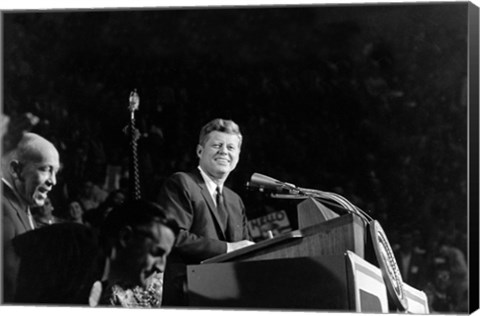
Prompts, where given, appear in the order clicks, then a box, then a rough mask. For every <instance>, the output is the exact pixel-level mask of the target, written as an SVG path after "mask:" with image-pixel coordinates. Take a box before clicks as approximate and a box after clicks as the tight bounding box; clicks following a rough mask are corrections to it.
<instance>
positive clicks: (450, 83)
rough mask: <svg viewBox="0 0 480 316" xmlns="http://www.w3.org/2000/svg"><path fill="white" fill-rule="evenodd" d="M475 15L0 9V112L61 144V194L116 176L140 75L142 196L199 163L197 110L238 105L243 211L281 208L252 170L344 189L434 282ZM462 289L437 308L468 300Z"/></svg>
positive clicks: (451, 262)
mask: <svg viewBox="0 0 480 316" xmlns="http://www.w3.org/2000/svg"><path fill="white" fill-rule="evenodd" d="M467 23H468V19H467V6H466V3H450V4H438V3H437V4H425V3H424V4H413V5H412V4H410V5H405V4H392V5H385V4H383V5H337V6H332V5H323V6H288V7H287V6H285V7H281V6H276V7H250V8H249V7H237V8H195V9H193V8H190V9H143V10H140V9H135V10H133V9H132V10H94V11H93V10H81V11H24V12H4V14H3V76H4V87H3V98H4V100H3V112H4V113H5V114H6V115H8V116H9V117H10V118H12V121H14V119H15V118H16V117H19V116H22V115H24V114H25V113H32V114H33V115H35V116H37V117H38V118H39V119H40V122H39V123H38V124H36V125H35V126H34V127H33V128H32V130H33V131H35V132H38V133H40V134H42V135H44V136H46V137H47V138H49V139H50V140H52V141H53V142H54V143H55V144H56V145H57V148H59V150H60V153H61V159H62V164H63V169H62V172H61V173H60V175H59V177H60V179H59V184H58V185H57V186H56V188H55V189H54V192H53V195H52V197H51V199H52V204H53V205H55V208H56V209H57V210H58V209H60V208H64V207H66V205H67V204H68V202H69V201H71V200H74V199H77V197H78V196H81V195H82V194H83V191H84V190H85V187H86V184H87V183H88V185H91V184H93V185H96V186H98V187H99V188H100V189H102V190H104V191H106V193H107V194H108V193H110V191H112V190H113V189H114V188H115V189H116V188H118V187H120V188H121V187H122V185H125V182H124V181H123V180H122V179H125V178H126V177H127V176H128V175H126V166H127V162H128V153H129V149H128V137H126V136H125V134H124V133H123V132H122V129H123V128H124V127H125V126H126V125H127V124H128V122H129V112H128V110H127V107H128V97H129V94H130V91H132V90H133V89H137V91H138V93H139V95H140V99H141V101H140V110H139V111H138V112H137V113H136V120H137V127H138V128H139V129H140V131H141V133H142V134H143V136H142V138H141V139H140V140H139V156H140V165H141V174H140V179H141V183H142V193H143V195H144V196H146V197H149V198H152V199H153V198H155V196H156V193H157V191H158V188H159V186H160V185H161V183H162V181H163V180H164V179H165V178H166V177H168V176H169V175H170V174H171V173H173V172H175V171H179V170H188V169H191V168H194V167H196V165H197V158H196V156H195V146H196V144H197V140H198V132H199V129H200V128H201V126H202V125H204V124H205V123H206V122H207V121H209V120H211V119H213V118H215V117H223V118H228V119H233V120H234V121H236V122H237V123H238V124H239V125H240V127H241V130H242V133H243V134H244V143H243V147H242V153H241V160H240V163H239V165H238V167H237V169H236V170H235V171H234V172H233V173H232V175H231V176H230V179H229V182H230V183H229V185H230V186H231V187H232V188H233V189H234V190H236V191H237V192H238V193H239V194H240V195H241V196H242V197H243V199H244V201H245V204H246V205H247V207H248V213H247V215H248V217H249V218H250V219H253V218H256V217H258V216H262V215H264V214H266V213H268V212H271V211H274V210H278V209H283V208H286V204H282V203H283V202H282V201H272V200H271V199H269V198H268V196H265V195H263V194H261V193H259V192H254V191H250V190H248V189H247V188H246V185H245V184H246V182H247V181H248V180H249V178H250V176H251V175H252V173H254V172H258V173H262V174H265V175H268V176H271V177H273V178H276V179H279V180H281V181H285V182H289V183H294V184H296V185H298V186H300V187H306V188H315V189H319V190H323V191H330V192H337V193H339V194H341V195H343V196H345V197H346V198H347V199H349V200H350V201H351V202H352V203H353V204H355V205H357V206H358V207H360V208H362V209H363V210H365V211H367V212H369V214H370V215H371V216H372V217H374V218H376V219H378V220H379V221H380V223H381V224H382V226H383V227H384V230H385V231H386V233H387V235H388V236H389V239H390V242H391V243H392V246H393V247H394V248H395V250H400V249H401V248H402V245H401V243H402V240H403V239H402V236H405V235H408V236H409V237H408V238H412V239H413V247H414V249H415V251H416V252H417V253H420V254H422V256H423V258H424V261H422V262H423V263H422V264H418V265H419V267H417V268H420V269H424V271H425V272H424V273H425V274H424V275H425V277H424V278H422V280H420V281H418V284H415V282H416V281H411V282H410V283H414V284H412V285H414V286H417V287H419V288H421V289H429V286H430V287H433V290H432V293H435V291H436V292H439V290H438V287H441V286H440V285H436V277H437V276H436V274H435V273H437V272H436V271H437V270H436V269H430V268H431V267H439V266H441V267H444V266H446V265H447V266H448V269H450V270H449V271H448V272H449V273H450V278H451V279H454V278H453V276H454V272H452V269H454V268H452V267H453V266H455V265H457V266H458V265H460V266H463V263H458V262H455V261H456V260H457V261H458V260H460V261H462V260H463V261H465V262H466V260H467V259H468V258H467V255H468V254H467V185H468V183H467V87H468V82H467V71H468V65H467V53H468V37H467V36H468V32H467V27H468V24H467ZM114 175H116V176H117V177H120V180H118V179H117V180H118V181H117V182H114V181H113V180H112V177H113V176H114ZM108 183H110V184H109V185H107V184H108ZM112 183H115V184H114V185H112ZM285 203H287V202H285ZM444 246H448V247H450V248H455V249H456V250H458V251H459V252H455V253H456V255H455V256H454V255H449V254H448V253H447V254H445V251H444V252H442V247H444ZM462 256H463V257H464V258H463V259H462V258H461V257H462ZM450 257H455V258H454V259H452V258H450ZM458 258H460V259H458ZM397 260H398V261H400V260H401V259H399V258H397ZM420 265H422V266H420ZM439 269H440V268H439ZM412 270H413V269H412ZM411 272H412V271H411ZM415 273H417V272H415ZM462 273H463V272H462ZM465 277H466V274H465V276H460V277H459V278H461V280H464V278H465ZM405 278H406V277H404V279H405ZM407 282H408V281H407ZM462 282H463V281H462ZM449 286H450V288H452V285H451V284H450V285H449ZM459 291H461V290H459V289H458V288H455V290H451V291H450V292H449V293H450V294H449V295H450V296H452V297H453V296H459V297H456V298H449V299H448V300H447V299H444V300H443V301H442V300H440V298H444V297H443V296H439V297H440V298H439V299H437V302H440V303H438V306H437V307H435V309H437V310H439V311H463V310H464V308H465V307H464V306H463V305H462V304H464V302H463V301H461V299H462V297H460V296H461V295H464V294H463V292H462V294H461V295H460V294H458V293H459ZM444 292H445V291H444ZM429 293H430V292H429ZM432 295H434V294H432ZM433 298H434V299H435V297H434V296H433ZM432 308H433V307H432Z"/></svg>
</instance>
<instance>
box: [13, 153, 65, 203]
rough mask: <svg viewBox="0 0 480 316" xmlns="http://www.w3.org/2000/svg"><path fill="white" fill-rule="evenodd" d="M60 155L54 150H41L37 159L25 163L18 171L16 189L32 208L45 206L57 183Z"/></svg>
mask: <svg viewBox="0 0 480 316" xmlns="http://www.w3.org/2000/svg"><path fill="white" fill-rule="evenodd" d="M59 168H60V162H59V155H58V152H57V151H56V150H55V149H54V148H45V150H40V151H39V153H38V155H36V159H34V160H31V161H26V162H24V163H23V164H22V165H21V166H20V168H19V170H18V171H17V178H16V179H15V187H16V188H17V191H18V193H19V194H20V196H21V197H22V198H23V199H24V200H25V201H26V202H27V203H28V205H30V206H36V207H38V206H43V205H44V204H45V201H46V200H47V195H48V192H50V191H51V190H52V188H53V186H54V185H55V184H56V183H57V179H56V174H57V172H58V169H59Z"/></svg>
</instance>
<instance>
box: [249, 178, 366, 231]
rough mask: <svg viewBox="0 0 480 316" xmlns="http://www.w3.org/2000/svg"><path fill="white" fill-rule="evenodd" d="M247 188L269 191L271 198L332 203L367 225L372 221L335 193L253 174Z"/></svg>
mask: <svg viewBox="0 0 480 316" xmlns="http://www.w3.org/2000/svg"><path fill="white" fill-rule="evenodd" d="M247 187H249V188H254V189H258V190H259V191H261V192H265V191H271V192H272V193H271V196H272V197H275V198H280V197H289V198H292V197H295V198H297V197H298V198H306V197H311V198H315V199H318V200H322V201H333V202H335V203H336V204H338V205H340V207H341V208H342V209H344V210H346V211H347V212H348V213H352V214H355V215H357V216H358V217H360V218H361V219H362V220H363V221H365V222H366V223H369V222H370V221H372V220H373V218H372V217H371V216H370V215H368V214H367V213H366V212H365V211H363V210H361V209H360V208H359V207H357V206H355V205H353V204H352V203H351V202H350V201H348V200H347V199H346V198H344V197H343V196H341V195H339V194H336V193H332V192H325V191H320V190H315V189H307V188H300V187H297V186H295V185H294V184H291V183H288V182H282V181H279V180H277V179H274V178H271V177H269V176H265V175H262V174H259V173H254V174H253V175H252V176H251V178H250V181H249V182H248V183H247Z"/></svg>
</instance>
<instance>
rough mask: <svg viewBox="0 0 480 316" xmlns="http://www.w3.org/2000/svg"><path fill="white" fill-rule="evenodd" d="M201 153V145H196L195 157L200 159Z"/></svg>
mask: <svg viewBox="0 0 480 316" xmlns="http://www.w3.org/2000/svg"><path fill="white" fill-rule="evenodd" d="M202 153H203V147H202V145H200V144H199V145H197V157H198V158H200V157H201V156H202Z"/></svg>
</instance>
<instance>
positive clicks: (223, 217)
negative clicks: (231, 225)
mask: <svg viewBox="0 0 480 316" xmlns="http://www.w3.org/2000/svg"><path fill="white" fill-rule="evenodd" d="M217 213H218V216H219V217H220V222H221V223H222V225H223V227H224V228H226V226H227V217H228V214H227V211H226V210H225V205H224V201H223V194H222V192H221V191H220V187H217Z"/></svg>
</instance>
